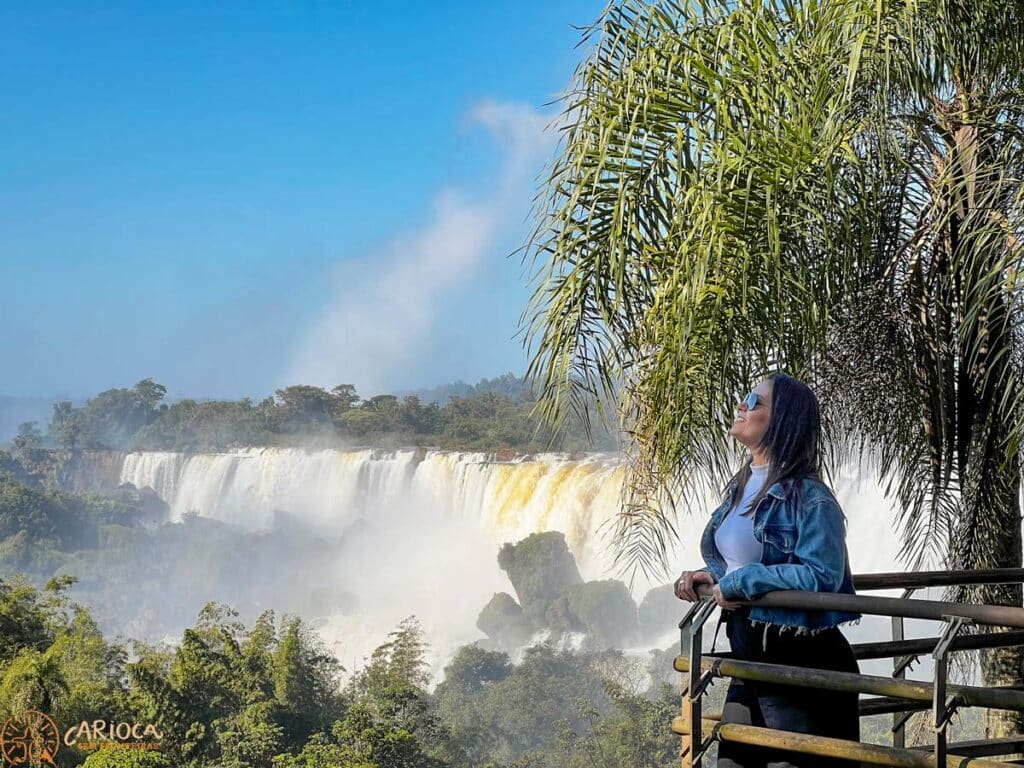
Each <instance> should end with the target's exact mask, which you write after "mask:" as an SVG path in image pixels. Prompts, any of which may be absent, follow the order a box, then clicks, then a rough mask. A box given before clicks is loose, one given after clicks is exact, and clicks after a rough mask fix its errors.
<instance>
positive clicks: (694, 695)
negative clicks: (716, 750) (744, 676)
mask: <svg viewBox="0 0 1024 768" xmlns="http://www.w3.org/2000/svg"><path fill="white" fill-rule="evenodd" d="M716 607H717V606H716V604H715V603H714V601H711V600H708V599H707V598H702V599H701V600H699V601H698V602H696V603H694V604H693V605H692V606H690V610H689V611H687V612H686V616H684V617H683V620H682V621H681V622H679V643H680V648H679V651H680V655H681V656H688V657H689V660H690V670H689V672H688V674H687V677H686V681H687V682H686V690H685V691H684V692H683V713H684V714H685V715H686V716H687V717H689V720H690V723H691V728H690V733H689V739H685V738H684V739H683V748H682V752H681V755H680V756H681V758H682V761H681V762H682V767H683V768H690V767H691V766H692V768H700V764H701V758H702V757H703V755H704V753H705V752H706V751H707V748H708V746H709V745H710V743H711V742H710V740H709V741H707V742H705V741H704V739H703V728H702V722H703V721H702V714H701V701H700V699H701V696H703V695H704V689H705V688H706V687H707V685H708V683H709V682H711V676H710V675H702V674H701V654H702V651H703V639H704V624H705V622H706V621H707V620H708V617H710V616H711V614H712V612H714V610H715V608H716ZM687 741H688V742H689V743H686V742H687Z"/></svg>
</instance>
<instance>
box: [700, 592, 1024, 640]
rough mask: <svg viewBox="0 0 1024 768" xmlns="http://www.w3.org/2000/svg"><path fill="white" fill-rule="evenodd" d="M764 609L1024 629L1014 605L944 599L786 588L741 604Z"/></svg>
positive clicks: (1021, 610) (1023, 611)
mask: <svg viewBox="0 0 1024 768" xmlns="http://www.w3.org/2000/svg"><path fill="white" fill-rule="evenodd" d="M698 592H699V594H700V595H701V596H702V597H706V598H708V599H710V598H711V597H712V587H710V586H708V585H706V584H702V585H700V587H699V588H698ZM739 602H741V604H742V605H750V606H758V607H761V608H796V609H798V610H804V611H846V612H850V613H866V614H870V615H874V616H902V617H903V618H906V619H930V620H932V621H942V620H943V619H944V618H945V617H946V616H961V617H963V618H965V619H971V620H972V621H974V622H976V623H978V624H986V625H989V626H997V627H1017V628H1018V629H1024V608H1020V607H1016V606H1011V605H975V604H972V603H947V602H943V601H941V600H916V599H906V598H898V597H875V596H870V597H869V596H867V595H847V594H840V593H837V592H801V591H799V590H792V589H785V590H780V591H778V592H769V593H768V594H766V595H763V596H762V597H759V598H758V599H757V600H751V601H749V602H747V601H739Z"/></svg>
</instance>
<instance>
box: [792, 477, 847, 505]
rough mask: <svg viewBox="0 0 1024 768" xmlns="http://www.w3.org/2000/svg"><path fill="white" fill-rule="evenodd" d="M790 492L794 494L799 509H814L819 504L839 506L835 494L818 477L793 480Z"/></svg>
mask: <svg viewBox="0 0 1024 768" xmlns="http://www.w3.org/2000/svg"><path fill="white" fill-rule="evenodd" d="M791 492H792V493H794V494H795V496H796V499H797V502H798V503H799V504H800V506H801V507H816V506H819V505H821V504H834V505H835V506H836V507H838V506H839V500H838V499H837V498H836V495H835V493H834V492H833V490H832V489H831V488H830V487H829V486H828V484H827V483H825V481H824V480H822V479H821V477H820V476H819V475H804V476H802V477H800V478H795V479H794V480H793V483H792V491H791Z"/></svg>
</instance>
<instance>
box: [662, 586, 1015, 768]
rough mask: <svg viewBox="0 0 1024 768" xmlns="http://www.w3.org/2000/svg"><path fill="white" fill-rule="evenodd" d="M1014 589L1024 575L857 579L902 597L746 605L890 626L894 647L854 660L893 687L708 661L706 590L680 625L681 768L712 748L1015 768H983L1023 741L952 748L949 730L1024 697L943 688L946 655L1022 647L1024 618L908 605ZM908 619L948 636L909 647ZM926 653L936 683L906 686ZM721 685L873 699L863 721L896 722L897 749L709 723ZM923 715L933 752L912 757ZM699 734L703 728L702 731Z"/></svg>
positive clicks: (724, 657)
mask: <svg viewBox="0 0 1024 768" xmlns="http://www.w3.org/2000/svg"><path fill="white" fill-rule="evenodd" d="M1018 582H1024V568H1007V569H998V570H978V571H921V572H913V573H876V574H863V575H860V576H855V577H854V583H855V585H856V588H857V589H858V590H863V591H869V590H878V589H903V590H904V591H903V595H902V597H899V598H892V597H876V596H867V595H860V594H858V595H841V594H833V593H822V592H796V591H780V592H771V593H769V594H767V595H764V596H763V597H761V598H759V599H758V600H754V601H751V602H749V603H743V605H751V606H754V605H757V606H763V607H774V608H797V609H802V610H842V611H851V612H856V613H862V614H867V615H876V616H889V617H891V618H892V639H891V640H890V641H888V642H870V643H857V644H854V645H853V646H852V647H853V650H854V655H855V656H856V657H857V658H858V659H883V658H891V659H893V669H892V674H891V676H888V677H882V676H877V675H865V674H857V673H850V672H834V671H831V670H820V669H811V668H807V667H792V666H784V665H779V664H764V663H759V662H750V661H741V660H738V659H734V658H731V654H729V653H718V654H704V653H703V647H702V642H703V630H704V625H705V624H706V623H707V621H708V619H709V618H710V617H711V614H712V613H713V612H714V610H715V609H716V608H717V605H716V604H715V603H714V602H713V601H712V600H711V599H710V597H711V588H710V587H707V586H703V585H702V587H701V590H700V594H701V596H702V599H701V600H700V601H699V602H696V603H694V604H693V605H691V606H690V609H689V610H688V611H687V613H686V615H685V616H684V617H683V620H682V621H681V622H680V623H679V630H680V655H679V656H678V657H676V659H675V663H674V666H675V669H676V670H677V671H679V672H682V673H683V674H684V675H685V677H684V684H683V700H682V713H681V716H680V717H677V718H675V719H674V720H673V721H672V730H673V731H674V732H675V733H678V734H679V735H681V736H682V737H683V739H682V749H681V757H682V766H683V768H699V766H700V765H701V762H702V759H703V757H704V756H705V754H706V752H707V750H708V748H709V747H710V746H711V745H712V744H713V743H715V742H716V741H717V742H734V743H739V744H751V745H761V746H764V747H773V748H777V749H785V750H789V751H792V752H801V753H804V754H809V755H818V756H821V757H830V758H840V759H844V760H849V761H853V762H861V763H865V764H871V765H886V766H899V767H901V768H903V767H906V768H918V767H920V768H926V767H927V768H934V767H935V766H941V767H943V768H945V767H946V766H968V765H969V766H973V767H974V768H997V767H1000V766H1001V767H1003V768H1009V766H1011V765H1013V764H1012V763H1006V762H998V761H994V760H987V759H985V758H986V757H991V756H997V755H1009V754H1014V753H1018V752H1022V751H1024V736H1016V737H1012V738H1009V739H988V740H982V741H970V742H961V743H959V744H948V743H947V729H948V725H949V723H950V720H951V718H952V717H953V715H954V714H955V713H956V712H957V710H958V709H960V708H962V707H987V708H990V709H1004V710H1014V711H1018V712H1024V691H1022V690H1015V689H1012V688H986V687H977V686H966V685H951V684H949V683H948V682H947V678H948V671H949V655H950V653H952V652H953V651H959V650H978V649H986V648H1004V647H1010V646H1018V645H1024V608H1018V607H1011V606H1002V605H973V604H968V603H949V602H943V601H937V600H917V599H914V598H912V595H913V594H914V593H915V592H916V591H917V590H918V589H924V588H927V587H937V586H954V585H964V584H1009V583H1018ZM908 618H913V619H929V620H933V621H940V622H942V624H943V629H942V632H941V633H940V634H939V636H937V637H931V638H920V639H913V640H907V639H905V637H904V629H905V627H904V620H905V619H908ZM969 624H981V625H988V626H993V627H1011V628H1014V629H1011V630H1010V631H1002V632H991V633H987V634H962V631H963V629H964V627H965V626H967V625H969ZM926 653H928V654H930V655H931V657H932V659H933V660H934V671H933V678H932V682H930V683H928V682H921V681H915V680H907V679H906V671H907V669H908V667H909V666H910V665H911V664H912V663H913V662H914V661H915V660H916V659H917V658H918V657H919V656H922V655H924V654H926ZM722 677H729V678H735V679H739V680H750V681H752V682H764V683H781V684H785V685H790V686H796V687H806V688H815V689H818V690H830V691H845V692H852V693H858V694H863V693H866V694H873V695H874V697H873V698H868V699H862V700H861V702H860V715H861V717H865V716H868V715H876V714H890V713H891V714H892V716H893V725H892V733H893V745H892V746H891V747H889V746H882V745H876V744H865V743H863V742H859V741H849V740H845V739H836V738H828V737H824V736H813V735H809V734H802V733H794V732H791V731H780V730H774V729H771V728H762V727H757V726H752V725H741V724H738V723H722V722H720V720H719V718H718V717H716V716H714V715H711V716H705V715H704V713H703V711H702V709H703V708H702V704H703V701H702V699H703V696H704V693H705V692H706V690H707V688H708V686H709V685H710V684H711V683H712V682H713V681H714V680H715V679H717V678H722ZM926 709H931V710H932V716H931V721H932V722H931V725H932V729H933V731H934V740H933V743H932V744H931V745H930V746H928V747H914V748H907V746H906V733H905V728H906V723H907V720H908V719H909V718H910V716H911V715H912V714H913V713H914V712H918V711H922V710H926ZM694 724H699V727H698V726H695V725H694Z"/></svg>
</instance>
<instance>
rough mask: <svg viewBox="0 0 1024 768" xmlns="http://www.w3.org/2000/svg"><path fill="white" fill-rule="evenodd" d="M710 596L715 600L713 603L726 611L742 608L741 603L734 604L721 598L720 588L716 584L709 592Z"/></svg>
mask: <svg viewBox="0 0 1024 768" xmlns="http://www.w3.org/2000/svg"><path fill="white" fill-rule="evenodd" d="M711 595H712V597H714V598H715V602H716V603H718V604H719V605H720V606H722V607H723V608H725V609H726V610H727V611H735V610H736V609H737V608H741V607H742V603H734V602H733V601H732V600H726V599H725V598H724V597H723V596H722V588H721V587H720V586H718V585H717V584H715V588H714V589H713V590H711Z"/></svg>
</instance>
